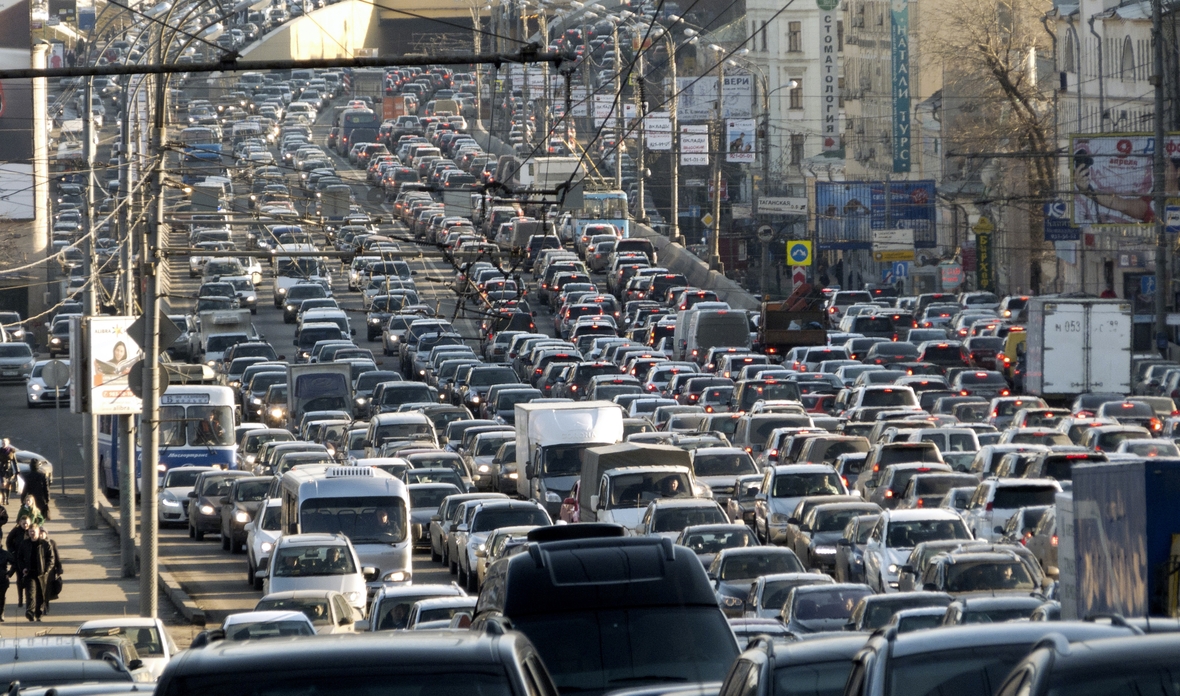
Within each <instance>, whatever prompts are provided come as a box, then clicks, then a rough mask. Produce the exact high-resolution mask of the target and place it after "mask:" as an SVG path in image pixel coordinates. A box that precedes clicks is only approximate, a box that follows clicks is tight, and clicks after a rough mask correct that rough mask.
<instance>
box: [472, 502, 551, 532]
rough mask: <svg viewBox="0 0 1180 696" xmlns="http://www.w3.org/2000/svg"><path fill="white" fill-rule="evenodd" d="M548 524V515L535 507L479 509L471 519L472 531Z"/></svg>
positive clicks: (489, 530)
mask: <svg viewBox="0 0 1180 696" xmlns="http://www.w3.org/2000/svg"><path fill="white" fill-rule="evenodd" d="M547 524H549V515H547V514H545V511H544V510H541V509H539V508H535V507H528V508H513V509H503V510H501V509H490V510H480V511H479V513H478V514H476V516H475V518H474V519H473V520H472V521H471V531H472V533H475V534H478V533H481V532H491V531H494V530H497V529H499V528H501V527H523V526H533V525H536V526H541V525H547Z"/></svg>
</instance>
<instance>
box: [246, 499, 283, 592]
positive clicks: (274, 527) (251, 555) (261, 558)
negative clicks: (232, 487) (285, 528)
mask: <svg viewBox="0 0 1180 696" xmlns="http://www.w3.org/2000/svg"><path fill="white" fill-rule="evenodd" d="M282 502H283V501H282V500H280V499H278V498H272V499H271V500H268V501H266V504H265V505H263V506H262V507H261V508H259V510H258V513H257V514H256V515H255V516H254V520H253V521H252V522H247V523H246V578H247V581H248V582H249V583H250V584H251V585H253V586H254V589H256V590H261V589H262V578H261V577H258V575H257V574H256V571H257V570H258V569H259V568H265V567H266V563H267V560H268V559H269V558H270V552H271V551H273V550H274V547H275V542H276V541H277V540H278V538H279V536H280V535H281V534H282V526H281V525H280V518H281V516H282Z"/></svg>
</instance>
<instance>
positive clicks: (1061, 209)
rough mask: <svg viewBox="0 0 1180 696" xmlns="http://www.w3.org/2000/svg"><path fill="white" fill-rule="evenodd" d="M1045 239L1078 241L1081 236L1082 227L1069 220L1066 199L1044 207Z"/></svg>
mask: <svg viewBox="0 0 1180 696" xmlns="http://www.w3.org/2000/svg"><path fill="white" fill-rule="evenodd" d="M1043 219H1044V224H1045V241H1046V242H1076V241H1077V240H1078V239H1080V238H1081V228H1080V227H1074V226H1073V225H1072V224H1070V221H1069V206H1068V205H1066V203H1065V201H1062V200H1056V201H1052V202H1049V203H1046V204H1045V207H1044V217H1043Z"/></svg>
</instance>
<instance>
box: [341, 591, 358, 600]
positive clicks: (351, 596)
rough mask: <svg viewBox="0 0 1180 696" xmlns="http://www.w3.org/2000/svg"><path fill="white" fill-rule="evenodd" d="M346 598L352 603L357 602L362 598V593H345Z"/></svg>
mask: <svg viewBox="0 0 1180 696" xmlns="http://www.w3.org/2000/svg"><path fill="white" fill-rule="evenodd" d="M344 598H345V599H347V600H348V601H350V602H355V601H357V600H358V599H360V598H361V593H360V592H345V593H344Z"/></svg>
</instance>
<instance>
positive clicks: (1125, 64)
mask: <svg viewBox="0 0 1180 696" xmlns="http://www.w3.org/2000/svg"><path fill="white" fill-rule="evenodd" d="M1119 78H1120V79H1122V80H1126V81H1128V82H1133V81H1134V80H1135V49H1134V47H1132V46H1131V37H1129V36H1128V37H1126V38H1125V39H1123V57H1122V60H1120V61H1119Z"/></svg>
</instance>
